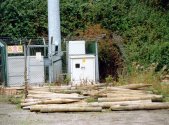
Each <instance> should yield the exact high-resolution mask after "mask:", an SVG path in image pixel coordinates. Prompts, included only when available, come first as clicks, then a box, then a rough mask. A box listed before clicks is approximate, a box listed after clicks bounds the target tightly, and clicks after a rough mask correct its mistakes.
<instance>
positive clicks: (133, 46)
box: [0, 0, 169, 89]
mask: <svg viewBox="0 0 169 125" xmlns="http://www.w3.org/2000/svg"><path fill="white" fill-rule="evenodd" d="M60 3H61V30H62V38H69V36H77V35H79V36H80V37H84V38H85V37H89V36H90V37H97V36H100V35H102V34H106V36H105V38H103V39H101V40H100V43H99V46H100V48H99V54H100V56H99V62H100V72H101V74H100V76H101V79H103V80H104V79H105V78H106V77H107V76H108V75H112V77H114V79H115V80H118V79H117V78H118V76H119V77H120V78H119V83H120V84H121V83H122V81H120V80H121V79H122V78H121V77H122V76H120V75H119V74H121V72H122V70H121V69H124V68H125V71H123V72H125V73H123V74H125V77H124V76H123V77H124V78H123V81H124V80H126V81H128V83H131V82H132V83H133V82H137V81H138V80H139V82H148V83H149V82H153V83H154V82H156V83H157V82H158V80H157V79H156V78H157V77H156V73H154V71H153V72H149V71H147V68H148V67H151V66H152V64H153V63H155V64H157V66H156V69H155V71H156V72H157V71H161V69H162V68H163V67H164V66H167V69H168V67H169V1H168V0H83V1H81V0H60ZM0 12H1V14H0V22H1V25H0V36H3V37H13V38H20V37H27V36H29V37H30V36H31V37H45V36H47V1H42V0H33V1H32V0H11V1H9V0H8V1H7V0H1V4H0ZM133 62H138V64H140V65H142V66H143V67H144V68H143V69H142V70H139V71H134V70H133V69H132V66H133V65H132V64H133ZM119 69H120V70H119ZM167 69H166V70H167ZM129 74H130V76H129ZM157 74H158V73H157ZM146 77H147V78H146ZM150 77H151V78H150ZM143 78H144V79H143ZM145 79H149V80H150V81H147V80H146V81H145ZM158 85H160V84H158ZM160 88H161V89H163V87H160Z"/></svg>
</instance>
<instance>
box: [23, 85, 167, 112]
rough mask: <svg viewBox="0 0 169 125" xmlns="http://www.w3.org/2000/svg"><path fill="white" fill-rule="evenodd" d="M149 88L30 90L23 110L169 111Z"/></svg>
mask: <svg viewBox="0 0 169 125" xmlns="http://www.w3.org/2000/svg"><path fill="white" fill-rule="evenodd" d="M150 86H151V85H150V84H130V85H125V86H118V87H107V86H105V85H103V84H97V85H86V86H50V87H49V86H44V87H31V88H29V90H28V96H27V98H26V99H24V100H22V103H21V107H22V108H23V109H26V110H30V111H31V112H41V113H52V112H102V111H105V110H106V111H107V110H110V111H126V110H154V109H169V103H165V102H162V98H163V97H162V95H155V94H152V93H151V92H148V91H146V90H145V88H147V87H150Z"/></svg>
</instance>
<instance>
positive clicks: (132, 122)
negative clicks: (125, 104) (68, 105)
mask: <svg viewBox="0 0 169 125" xmlns="http://www.w3.org/2000/svg"><path fill="white" fill-rule="evenodd" d="M0 125H169V110H153V111H125V112H124V111H118V112H102V113H97V112H94V113H91V112H90V113H49V114H48V113H45V114H41V113H34V112H29V111H24V110H22V109H19V108H17V107H16V105H12V104H8V103H4V102H3V103H2V102H0Z"/></svg>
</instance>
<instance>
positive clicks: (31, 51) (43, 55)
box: [27, 45, 48, 84]
mask: <svg viewBox="0 0 169 125" xmlns="http://www.w3.org/2000/svg"><path fill="white" fill-rule="evenodd" d="M27 59H28V60H27V61H28V63H27V68H28V83H30V84H43V83H45V82H46V81H47V80H48V77H47V76H48V65H46V60H48V46H47V45H28V46H27Z"/></svg>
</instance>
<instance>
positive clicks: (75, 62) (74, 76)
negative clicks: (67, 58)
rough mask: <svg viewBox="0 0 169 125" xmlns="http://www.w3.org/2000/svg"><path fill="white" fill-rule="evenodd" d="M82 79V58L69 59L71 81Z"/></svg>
mask: <svg viewBox="0 0 169 125" xmlns="http://www.w3.org/2000/svg"><path fill="white" fill-rule="evenodd" d="M82 79H83V70H82V60H81V59H72V60H71V81H73V82H80V81H81V80H82Z"/></svg>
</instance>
